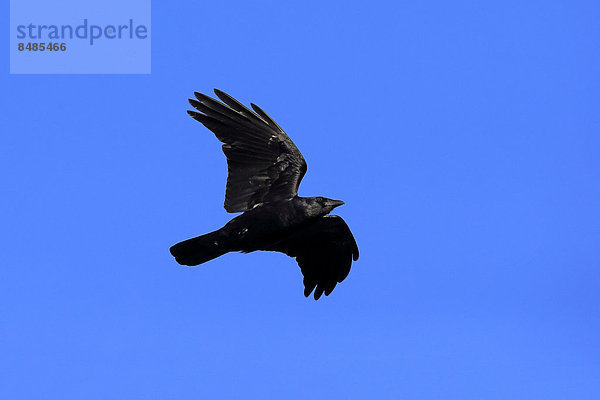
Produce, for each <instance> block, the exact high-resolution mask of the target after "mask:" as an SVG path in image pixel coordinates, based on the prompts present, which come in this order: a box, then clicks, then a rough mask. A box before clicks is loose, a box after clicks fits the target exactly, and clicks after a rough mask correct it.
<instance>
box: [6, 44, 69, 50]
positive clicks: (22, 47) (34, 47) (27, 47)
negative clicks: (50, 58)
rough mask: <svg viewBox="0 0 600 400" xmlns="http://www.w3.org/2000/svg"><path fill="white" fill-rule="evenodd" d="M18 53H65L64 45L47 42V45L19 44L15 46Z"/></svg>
mask: <svg viewBox="0 0 600 400" xmlns="http://www.w3.org/2000/svg"><path fill="white" fill-rule="evenodd" d="M17 49H18V50H19V51H67V44H66V43H58V42H48V43H43V42H42V43H36V42H33V43H32V42H29V43H19V44H18V45H17Z"/></svg>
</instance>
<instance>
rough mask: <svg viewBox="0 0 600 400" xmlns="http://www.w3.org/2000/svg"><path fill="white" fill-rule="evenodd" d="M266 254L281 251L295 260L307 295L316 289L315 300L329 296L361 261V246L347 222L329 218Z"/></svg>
mask: <svg viewBox="0 0 600 400" xmlns="http://www.w3.org/2000/svg"><path fill="white" fill-rule="evenodd" d="M265 250H271V251H279V252H282V253H285V254H287V255H288V256H290V257H295V258H296V261H297V262H298V265H299V266H300V269H301V270H302V275H304V295H305V296H306V297H308V296H309V295H310V293H311V292H312V291H313V289H314V291H315V292H314V297H315V300H318V299H319V297H321V295H322V294H323V293H325V296H329V294H330V293H331V291H332V290H333V289H334V288H335V286H336V285H337V284H338V283H339V282H342V281H343V280H344V279H345V278H346V276H348V273H349V272H350V267H351V266H352V260H354V261H356V260H358V246H357V245H356V241H355V240H354V236H353V235H352V232H351V231H350V228H348V225H346V222H345V221H344V220H343V219H342V218H341V217H339V216H337V215H327V216H324V217H321V218H319V219H318V220H316V221H315V222H313V223H311V224H310V225H308V226H306V227H303V228H301V229H298V230H297V231H295V232H294V233H293V234H292V235H290V236H288V237H286V239H284V240H282V241H280V242H278V243H276V244H274V245H271V246H270V247H269V248H267V249H265Z"/></svg>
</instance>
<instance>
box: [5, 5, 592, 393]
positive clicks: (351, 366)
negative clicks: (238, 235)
mask: <svg viewBox="0 0 600 400" xmlns="http://www.w3.org/2000/svg"><path fill="white" fill-rule="evenodd" d="M6 11H7V10H5V12H6ZM599 17H600V5H599V4H598V3H597V2H592V1H569V2H567V1H544V2H541V1H539V2H538V1H525V2H523V1H519V2H517V1H508V2H502V3H497V2H496V3H494V4H491V3H488V4H483V3H482V2H467V1H458V2H442V1H424V2H418V3H417V2H414V4H413V3H408V2H400V3H398V2H379V1H370V2H361V3H353V2H343V3H342V2H336V3H333V2H332V3H327V4H323V3H320V2H310V1H304V2H298V3H293V4H291V3H287V4H281V3H277V2H258V3H254V2H237V1H229V2H225V3H220V2H185V3H167V2H159V1H155V2H154V4H153V5H152V33H151V36H152V73H151V74H150V75H9V73H8V71H9V60H8V57H7V58H6V59H5V62H4V67H3V69H4V73H3V74H1V75H0V79H1V81H2V82H1V84H2V88H3V89H4V93H5V95H4V96H2V97H1V100H0V101H1V102H2V104H1V108H2V115H3V118H2V122H1V124H2V132H3V135H2V138H3V140H2V146H1V148H0V152H1V154H0V168H1V169H2V171H3V174H2V181H3V183H2V185H1V187H2V189H1V190H2V196H1V197H0V206H1V208H2V210H3V213H2V214H3V216H2V243H3V245H2V249H3V250H2V252H1V254H0V264H1V265H2V269H1V271H2V272H1V273H2V278H1V279H0V315H1V317H0V318H1V331H0V332H1V340H0V342H1V343H2V358H1V360H0V367H1V369H2V371H3V372H2V377H1V378H0V379H2V380H4V381H5V382H3V383H2V384H1V385H0V397H2V398H6V399H42V398H43V399H168V398H177V399H204V398H216V399H221V398H223V399H225V398H261V399H264V398H286V399H301V398H302V399H305V398H307V397H321V398H323V397H324V398H332V399H365V398H378V399H392V398H393V399H400V398H403V399H542V398H543V399H596V398H598V395H599V394H600V361H599V360H600V348H599V344H598V337H600V314H599V313H600V309H599V306H598V305H599V304H600V294H599V291H598V285H599V283H600V269H599V267H600V256H599V255H598V248H600V209H599V207H598V204H599V201H600V189H599V185H598V182H599V181H600V161H599V160H600V158H599V149H600V139H599V137H598V132H600V117H599V113H598V110H599V109H600V96H599V94H600V91H599V89H600V85H599V83H600V82H599V79H598V71H599V70H600V56H599V52H598V48H599V47H598V44H599V38H600V35H599V33H600V32H599V29H598V19H599ZM5 20H8V18H7V16H5ZM6 43H7V41H6V42H5V45H6ZM4 54H5V55H8V51H5V52H4ZM214 87H217V88H220V89H222V90H224V91H226V92H228V93H230V94H231V95H233V96H234V97H236V98H238V99H239V100H240V101H242V102H243V103H245V104H248V103H249V102H250V101H252V102H254V103H256V104H258V105H260V106H261V107H262V108H263V109H265V111H267V112H268V113H269V114H270V115H271V116H272V117H273V118H274V119H275V120H276V121H277V122H278V123H279V125H281V126H282V128H283V129H284V130H286V132H287V133H288V134H289V135H290V137H291V138H292V139H293V140H294V142H295V143H296V145H297V146H298V147H299V149H300V150H301V151H302V152H303V154H304V157H305V158H306V160H307V163H308V173H307V174H306V177H305V178H304V181H303V182H302V185H301V187H300V194H301V195H304V196H310V195H323V196H327V197H331V198H339V199H343V200H344V201H345V202H346V205H345V206H343V207H341V208H338V209H337V210H336V211H337V213H338V214H339V215H341V216H342V217H343V218H344V219H345V220H346V221H347V222H348V224H349V225H350V227H351V228H352V230H353V232H354V235H355V237H356V240H357V241H358V245H359V248H360V251H361V258H360V259H359V261H358V262H357V263H355V264H354V266H353V268H352V271H351V272H350V275H349V277H348V278H347V279H346V281H344V282H343V283H342V284H340V285H338V287H336V289H335V290H334V291H333V293H332V294H331V295H330V296H329V297H328V298H322V299H321V300H319V301H318V302H315V301H314V300H312V299H310V298H309V299H306V298H304V296H303V295H302V290H303V287H302V277H301V273H300V270H299V268H298V267H297V265H296V263H295V261H294V260H292V259H290V258H288V257H286V256H284V255H282V254H277V253H260V252H259V253H254V254H249V255H241V254H228V255H226V256H224V257H221V258H219V259H216V260H214V261H211V262H210V263H207V264H205V265H203V266H201V267H198V268H184V267H181V266H179V265H177V264H176V263H175V262H174V260H173V259H172V257H171V255H170V254H169V252H168V248H169V246H171V245H172V244H174V243H176V242H178V241H180V240H183V239H186V238H189V237H192V236H195V235H199V234H202V233H205V232H208V231H210V230H213V229H216V228H218V227H220V226H221V225H223V224H224V223H225V222H227V221H228V219H229V218H231V217H232V216H233V215H231V214H227V213H226V212H225V210H224V209H223V207H222V205H223V197H224V191H225V180H226V173H227V171H226V163H225V158H224V156H223V154H222V152H221V150H220V146H219V143H218V141H217V140H216V139H215V138H214V136H213V135H212V134H211V133H210V132H209V131H208V130H206V129H205V128H203V127H202V126H201V125H200V124H199V123H197V122H196V121H194V120H192V119H191V118H190V117H188V116H187V115H186V113H185V111H186V110H187V109H188V108H189V106H188V103H187V98H188V97H190V96H192V95H193V92H194V91H200V92H204V93H209V92H210V91H212V88H214ZM594 132H595V133H594Z"/></svg>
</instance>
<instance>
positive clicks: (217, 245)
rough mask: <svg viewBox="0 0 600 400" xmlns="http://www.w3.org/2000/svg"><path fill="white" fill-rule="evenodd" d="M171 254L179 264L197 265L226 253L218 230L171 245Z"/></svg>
mask: <svg viewBox="0 0 600 400" xmlns="http://www.w3.org/2000/svg"><path fill="white" fill-rule="evenodd" d="M170 251H171V254H172V255H173V256H174V257H175V260H177V262H178V263H179V264H181V265H190V266H191V265H199V264H202V263H205V262H207V261H210V260H212V259H213V258H217V257H219V256H222V255H223V254H225V253H227V252H228V251H229V250H227V248H226V246H225V245H224V243H223V236H222V235H221V233H220V232H219V231H214V232H211V233H207V234H206V235H202V236H198V237H195V238H192V239H188V240H184V241H183V242H179V243H177V244H176V245H174V246H172V247H171V249H170Z"/></svg>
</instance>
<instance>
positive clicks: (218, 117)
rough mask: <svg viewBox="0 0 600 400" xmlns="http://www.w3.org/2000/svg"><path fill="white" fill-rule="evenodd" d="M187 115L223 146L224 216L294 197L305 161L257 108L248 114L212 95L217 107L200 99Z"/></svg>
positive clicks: (235, 103) (198, 96)
mask: <svg viewBox="0 0 600 400" xmlns="http://www.w3.org/2000/svg"><path fill="white" fill-rule="evenodd" d="M194 94H195V95H196V99H197V100H194V99H190V100H189V101H190V104H191V105H192V106H193V107H194V108H195V109H196V110H198V111H200V112H196V111H188V114H190V115H191V116H192V117H193V118H194V119H196V120H197V121H200V122H201V123H202V124H204V126H206V127H207V128H208V129H210V130H211V131H212V132H213V133H214V134H215V135H216V136H217V138H218V139H219V140H220V141H221V142H223V143H225V144H224V145H223V152H224V153H225V156H226V157H227V167H228V173H229V174H228V176H227V189H226V192H225V210H227V211H228V212H242V211H246V210H249V209H251V208H252V207H254V206H255V205H256V204H258V203H262V202H269V201H275V200H283V199H289V198H291V197H294V196H295V195H296V194H297V193H298V186H299V185H300V181H301V180H302V177H303V176H304V174H305V173H306V161H304V157H302V154H300V151H299V150H298V148H296V146H295V145H294V143H293V142H292V140H291V139H290V138H289V137H288V135H287V134H286V133H285V132H284V131H283V130H282V129H281V128H280V127H279V125H277V124H276V123H275V121H273V120H272V119H271V118H270V117H269V116H268V115H267V113H265V112H264V111H263V110H261V109H260V108H259V107H258V106H257V105H255V104H251V106H252V109H254V111H255V112H252V111H250V110H249V109H248V108H246V107H245V106H243V105H242V104H241V103H239V102H238V101H237V100H235V99H234V98H233V97H231V96H229V95H228V94H226V93H223V92H221V91H220V90H217V89H215V94H216V95H217V96H218V97H219V99H221V101H223V103H221V102H219V101H217V100H215V99H213V98H211V97H208V96H206V95H204V94H201V93H194Z"/></svg>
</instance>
